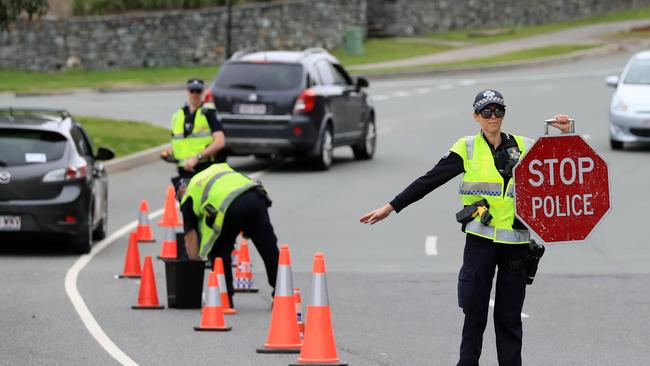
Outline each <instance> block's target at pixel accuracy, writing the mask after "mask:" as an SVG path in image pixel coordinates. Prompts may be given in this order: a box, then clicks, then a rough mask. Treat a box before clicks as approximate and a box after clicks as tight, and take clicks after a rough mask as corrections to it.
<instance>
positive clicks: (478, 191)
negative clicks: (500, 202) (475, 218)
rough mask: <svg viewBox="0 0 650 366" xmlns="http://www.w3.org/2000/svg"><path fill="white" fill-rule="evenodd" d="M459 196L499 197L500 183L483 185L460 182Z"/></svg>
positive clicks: (480, 183)
mask: <svg viewBox="0 0 650 366" xmlns="http://www.w3.org/2000/svg"><path fill="white" fill-rule="evenodd" d="M458 192H459V193H460V194H471V195H483V196H500V195H501V183H484V182H464V181H461V182H460V189H459V190H458Z"/></svg>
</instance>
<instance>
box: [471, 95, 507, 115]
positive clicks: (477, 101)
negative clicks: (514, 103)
mask: <svg viewBox="0 0 650 366" xmlns="http://www.w3.org/2000/svg"><path fill="white" fill-rule="evenodd" d="M490 104H498V105H500V106H503V107H505V106H506V105H505V101H504V100H503V95H501V93H499V92H498V91H496V90H492V89H486V90H483V91H481V92H479V93H478V94H476V98H474V112H476V113H478V111H480V110H481V109H483V108H485V106H487V105H490Z"/></svg>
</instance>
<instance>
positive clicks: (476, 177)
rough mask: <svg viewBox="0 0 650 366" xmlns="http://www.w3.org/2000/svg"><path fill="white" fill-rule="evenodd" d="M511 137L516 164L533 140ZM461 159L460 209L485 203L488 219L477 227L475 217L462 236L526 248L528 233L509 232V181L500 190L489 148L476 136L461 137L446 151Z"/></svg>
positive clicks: (511, 191)
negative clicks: (482, 201) (488, 222)
mask: <svg viewBox="0 0 650 366" xmlns="http://www.w3.org/2000/svg"><path fill="white" fill-rule="evenodd" d="M510 136H512V137H514V139H515V141H516V142H517V146H518V147H519V150H520V151H521V154H520V156H519V160H521V158H522V157H523V156H524V154H525V153H526V151H528V149H529V148H530V146H532V144H533V140H531V139H529V138H525V137H522V136H516V135H510ZM449 151H452V152H454V153H456V154H458V155H460V157H461V158H463V166H464V168H465V174H464V175H463V180H462V182H461V183H460V187H459V190H458V194H459V195H460V200H461V201H462V203H463V205H470V204H472V203H474V202H476V201H479V200H481V199H485V200H487V202H488V204H489V205H490V208H489V212H490V214H491V215H492V221H491V223H490V225H488V226H485V225H483V224H482V223H481V221H480V217H476V218H475V219H474V220H473V221H470V222H469V223H468V224H467V225H466V226H465V232H466V233H469V234H473V235H477V236H481V237H484V238H487V239H491V240H493V241H494V242H495V243H506V244H527V243H529V241H530V234H529V232H528V230H517V229H513V228H512V224H513V222H514V219H515V200H514V186H513V182H512V181H513V180H512V179H510V180H509V181H508V185H507V186H506V187H504V179H503V177H502V176H501V174H499V171H498V170H497V168H496V166H495V165H494V157H493V156H492V151H491V150H490V146H489V145H488V143H487V142H486V141H485V139H484V138H483V136H482V134H481V133H479V134H477V135H475V136H465V137H462V138H460V139H458V141H456V143H455V144H454V145H453V146H452V147H451V149H449Z"/></svg>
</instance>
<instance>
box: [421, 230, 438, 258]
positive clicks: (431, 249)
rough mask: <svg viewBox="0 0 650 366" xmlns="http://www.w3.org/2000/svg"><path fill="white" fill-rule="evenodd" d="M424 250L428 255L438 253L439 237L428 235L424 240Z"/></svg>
mask: <svg viewBox="0 0 650 366" xmlns="http://www.w3.org/2000/svg"><path fill="white" fill-rule="evenodd" d="M424 252H425V253H427V255H438V237H437V236H435V235H430V236H427V239H426V240H425V241H424Z"/></svg>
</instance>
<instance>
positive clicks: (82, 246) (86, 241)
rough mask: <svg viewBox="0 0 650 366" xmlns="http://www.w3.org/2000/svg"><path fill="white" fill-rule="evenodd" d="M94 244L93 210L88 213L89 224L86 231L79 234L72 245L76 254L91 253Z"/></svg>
mask: <svg viewBox="0 0 650 366" xmlns="http://www.w3.org/2000/svg"><path fill="white" fill-rule="evenodd" d="M92 244H93V217H92V209H91V210H89V212H88V222H87V225H86V228H85V230H84V231H83V232H82V233H80V234H79V237H77V238H75V239H74V240H73V241H72V243H71V250H72V252H73V253H76V254H86V253H90V247H91V246H92Z"/></svg>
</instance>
